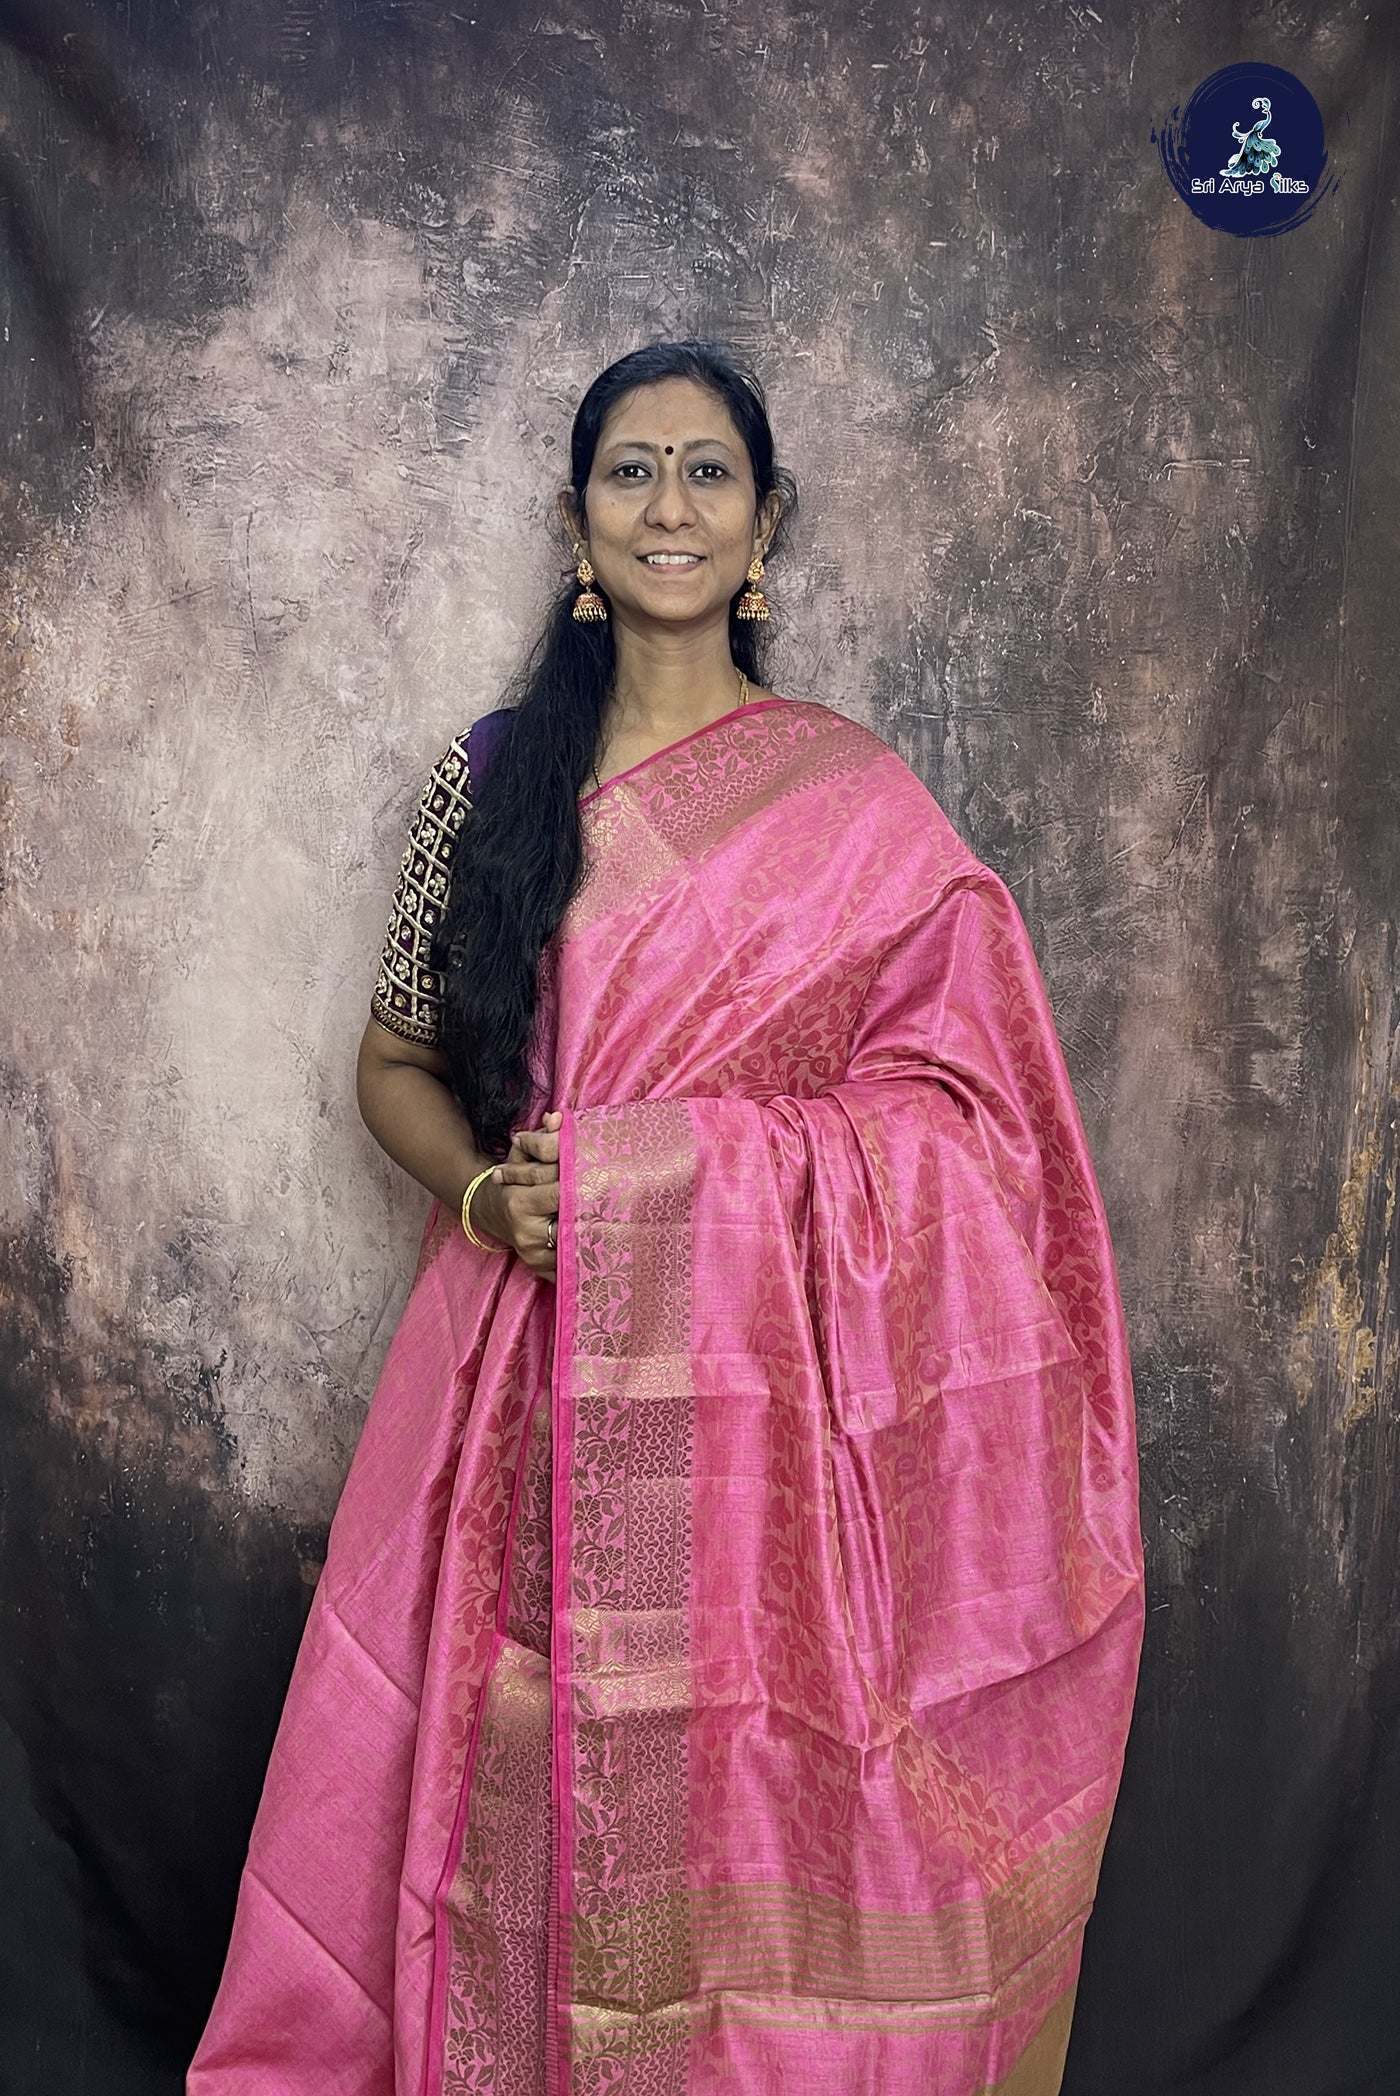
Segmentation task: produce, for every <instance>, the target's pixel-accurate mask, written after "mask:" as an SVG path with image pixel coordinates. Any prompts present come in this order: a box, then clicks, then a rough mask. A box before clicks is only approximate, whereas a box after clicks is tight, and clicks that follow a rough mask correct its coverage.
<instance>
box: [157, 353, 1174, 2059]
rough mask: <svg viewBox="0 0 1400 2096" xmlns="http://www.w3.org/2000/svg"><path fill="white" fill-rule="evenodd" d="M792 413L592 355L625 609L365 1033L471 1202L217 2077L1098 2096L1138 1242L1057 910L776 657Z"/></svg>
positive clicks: (371, 1478)
mask: <svg viewBox="0 0 1400 2096" xmlns="http://www.w3.org/2000/svg"><path fill="white" fill-rule="evenodd" d="M791 493H792V491H791V486H790V483H789V482H787V480H786V478H785V476H781V475H780V474H779V473H778V471H777V470H776V469H775V466H774V463H773V444H772V437H771V432H770V430H769V426H768V420H767V416H766V412H765V409H764V405H763V397H762V394H761V392H760V391H759V389H758V386H757V383H756V381H754V380H753V379H752V377H751V376H749V375H748V374H745V373H743V372H742V371H740V370H739V369H737V368H736V367H735V365H734V364H733V363H732V362H731V361H730V360H729V359H728V358H726V357H725V356H724V355H723V354H721V353H720V352H718V351H717V350H715V349H714V348H713V347H712V346H709V345H704V344H696V343H679V344H659V345H654V346H652V347H650V348H647V349H643V350H640V351H638V352H636V353H635V354H634V355H632V356H629V357H624V358H623V359H622V360H621V361H620V362H619V363H617V364H614V365H612V366H610V367H609V368H608V369H607V370H606V371H604V372H603V373H602V375H601V376H600V377H599V378H598V379H597V380H595V382H594V384H593V385H592V386H591V387H590V389H589V391H588V393H587V394H586V395H585V397H584V400H583V402H582V404H581V406H580V408H579V411H578V415H577V418H576V421H575V425H574V430H573V442H572V480H571V485H570V486H569V488H568V489H566V490H565V491H564V493H563V495H562V496H561V498H560V513H561V517H562V519H563V522H564V524H565V526H566V528H567V529H568V530H569V532H570V533H571V535H572V536H573V539H574V542H575V546H576V551H577V555H578V559H579V567H578V585H579V587H578V590H577V591H574V590H571V591H570V592H569V593H568V595H566V596H565V597H564V598H563V600H562V601H561V603H560V604H559V605H558V606H557V607H556V610H555V613H554V616H553V619H552V622H551V624H550V626H549V628H548V631H547V633H546V636H545V639H544V642H543V643H542V646H541V649H540V650H539V651H538V653H537V656H536V658H535V659H534V662H533V665H532V666H531V667H530V668H529V669H528V670H527V672H526V673H525V675H524V678H523V688H522V690H521V692H520V693H519V694H518V704H517V705H516V706H515V707H514V708H513V709H508V710H504V711H502V712H501V713H498V714H496V715H492V716H488V718H487V720H486V721H485V722H483V723H480V724H479V725H478V727H477V729H475V730H474V731H473V733H472V735H471V736H470V737H466V738H462V739H460V740H459V741H458V742H456V743H454V744H453V746H452V749H451V750H450V751H449V752H448V754H447V756H446V757H445V758H444V759H443V761H442V763H441V764H440V765H439V766H438V767H437V769H436V770H435V772H434V773H433V776H432V778H431V779H430V781H429V784H428V787H427V790H426V792H425V794H424V796H423V801H422V804H421V806H420V809H419V812H418V816H417V818H416V821H415V824H414V828H413V833H412V835H411V838H410V842H409V848H408V851H407V852H406V853H405V855H404V863H403V871H402V874H401V878H400V882H399V888H398V892H397V895H396V899H395V909H394V915H393V918H392V920H391V924H390V932H389V939H388V942H387V945H386V950H385V958H384V964H383V967H382V969H381V973H380V978H379V984H378V988H377V990H376V993H375V998H374V1002H373V1006H372V1011H373V1016H372V1018H371V1020H370V1023H369V1026H368V1028H367V1030H366V1034H365V1039H364V1044H363V1047H362V1050H361V1057H360V1076H359V1090H360V1099H361V1104H362V1109H363V1112H364V1116H365V1119H366V1121H367V1122H368V1124H369V1126H370V1128H371V1129H372V1130H373V1132H374V1134H375V1135H376V1136H377V1138H378V1139H379V1141H380V1142H381V1143H382V1144H383V1146H384V1148H385V1149H386V1150H387V1151H388V1153H389V1155H390V1156H391V1157H394V1158H396V1159H397V1160H398V1162H399V1163H400V1164H401V1165H403V1166H404V1168H405V1169H406V1170H408V1171H409V1172H411V1173H412V1174H413V1175H414V1176H415V1177H416V1178H417V1179H419V1180H420V1181H421V1182H422V1184H423V1185H424V1186H425V1187H427V1188H428V1189H429V1190H430V1191H431V1192H432V1193H433V1194H435V1195H436V1196H437V1203H436V1204H435V1207H434V1210H433V1212H432V1215H431V1216H430V1218H429V1222H428V1227H427V1230H426V1234H425V1238H424V1245H423V1252H422V1256H421V1260H420V1264H419V1271H418V1276H417V1280H416V1282H415V1285H414V1289H413V1293H412V1295H411V1297H410V1300H409V1303H408V1306H407V1308H406V1310H405V1312H404V1316H403V1320H402V1323H401V1324H400V1327H399V1330H398V1332H397V1334H396V1336H395V1339H394V1343H393V1345H392V1347H391V1349H390V1352H389V1355H388V1358H387V1360H386V1362H385V1365H384V1372H383V1375H382V1378H381V1380H380V1384H379V1387H378V1389H377V1391H376V1393H375V1398H374V1403H373V1405H372V1407H371V1410H370V1415H369V1419H368V1422H367V1425H366V1428H365V1433H364V1436H363V1439H362V1441H361V1444H360V1447H359V1450H358V1452H357V1454H356V1458H355V1462H354V1465H353V1467H352V1469H351V1472H350V1476H349V1479H348V1482H347V1484H346V1488H345V1493H344V1496H343V1498H342V1501H341V1504H340V1507H339V1510H338V1512H337V1515H336V1520H335V1524H334V1527H333V1529H332V1533H331V1541H330V1549H329V1555H328V1557H327V1561H326V1567H325V1572H324V1574H323V1576H322V1580H321V1583H320V1587H319V1589H318V1592H317V1595H316V1599H315V1603H314V1606H313V1609H312V1613H311V1617H310V1621H309V1623H308V1626H307V1631H306V1636H305V1640H304V1642H303V1646H302V1650H301V1653H300V1656H299V1659H298V1662H297V1667H296V1672H295V1675H294V1678H293V1682H292V1686H291V1690H290V1693H289V1696H288V1701H287V1707H286V1713H285V1715H284V1718H283V1721H282V1727H281V1731H280V1733H279V1735H278V1741H277V1746H276V1749H275V1752H274V1755H273V1760H272V1765H271V1768H270V1771H269V1774H268V1780H267V1787H266V1791H265V1793H264V1797H263V1802H262V1806H261V1808H260V1811H259V1815H258V1820H257V1824H256V1827H255V1829H254V1832H253V1838H252V1844H251V1849H250V1853H249V1860H248V1867H247V1870H246V1872H245V1875H244V1879H243V1884H242V1888H241V1892H240V1898H239V1907H238V1916H237V1921H236V1925H235V1929H234V1936H233V1944H232V1948H231V1951H230V1956H229V1963H228V1968H227V1971H226V1974H225V1978H224V1982H223V1986H222V1989H221V1992H220V1994H219V1998H218V2001H217V2003H216V2005H215V2009H214V2013H213V2016H212V2018H211V2021H210V2024H209V2027H208V2030H207V2031H206V2033H205V2036H204V2039H203V2042H202V2044H201V2047H200V2051H199V2055H198V2057H197V2059H196V2061H195V2064H194V2067H193V2069H192V2071H191V2075H190V2083H189V2086H190V2089H191V2091H192V2092H193V2096H232V2092H242V2091H247V2092H254V2091H256V2092H257V2096H313V2092H315V2096H330V2092H335V2096H358V2092H362V2096H390V2092H397V2096H428V2092H430V2096H446V2092H453V2096H456V2092H465V2091H492V2092H499V2096H516V2092H520V2096H527V2092H528V2096H537V2092H541V2096H542V2092H546V2091H547V2092H548V2096H584V2092H588V2096H592V2092H595V2091H597V2092H603V2091H619V2092H621V2091H627V2092H643V2091H647V2092H649V2091H652V2090H656V2091H666V2092H680V2091H682V2090H685V2091H688V2092H690V2096H704V2092H718V2091H737V2092H740V2096H749V2092H758V2091H776V2090H792V2091H796V2092H801V2091H806V2090H818V2089H819V2090H824V2091H843V2092H845V2091H849V2092H871V2096H873V2092H876V2091H879V2092H880V2096H905V2092H907V2096H916V2092H917V2096H929V2092H939V2096H973V2092H981V2091H986V2090H992V2089H996V2090H999V2091H1002V2092H1015V2096H1049V2092H1052V2091H1054V2090H1056V2089H1058V2087H1059V2084H1060V2076H1061V2069H1062V2065H1063V2059H1064V2052H1065V2045H1066V2041H1067V2036H1068V2029H1069V2016H1070V2010H1071V2006H1072V2001H1073V1993H1074V1986H1075V1980H1076V1976H1077V1972H1078V1961H1079V1952H1080V1938H1081V1933H1082V1929H1083V1924H1084V1919H1085V1915H1086V1913H1087V1910H1088V1908H1089V1905H1090V1902H1091V1898H1092V1894H1093V1888H1094V1884H1095V1879H1096V1875H1097V1870H1098V1862H1099V1856H1100V1852H1101V1849H1102V1844H1103V1839H1104V1834H1105V1831H1106V1828H1107V1824H1108V1816H1109V1812H1110V1809H1111V1806H1112V1803H1113V1798H1114V1794H1115V1790H1116V1785H1117V1780H1118V1774H1119V1768H1120V1763H1121V1757H1122V1750H1123V1742H1124V1737H1125V1732H1126V1727H1127V1722H1128V1714H1129V1706H1130V1702H1131V1696H1132V1688H1133V1681H1134V1675H1135V1670H1136V1664H1137V1655H1138V1648H1139V1641H1140V1636H1141V1620H1142V1616H1141V1611H1142V1586H1141V1559H1140V1548H1139V1539H1138V1530H1137V1515H1136V1489H1135V1459H1134V1449H1133V1441H1132V1433H1131V1393H1130V1386H1129V1377H1128V1364H1127V1359H1126V1354H1125V1350H1124V1343H1123V1330H1122V1320H1121V1314H1120V1309H1119V1303H1118V1296H1117V1292H1116V1286H1115V1282H1114V1276H1113V1267H1112V1261H1111V1255H1110V1252H1109V1246H1108V1241H1107V1237H1106V1234H1105V1230H1104V1223H1103V1216H1102V1212H1101V1209H1100V1206H1099V1202H1098V1196H1097V1193H1096V1191H1095V1187H1094V1181H1093V1177H1092V1173H1091V1170H1090V1166H1089V1162H1088V1159H1087V1156H1086V1153H1085V1148H1084V1142H1083V1136H1082V1133H1081V1129H1080V1125H1079V1121H1078V1117H1077V1115H1076V1112H1075V1109H1074V1105H1073V1101H1072V1098H1071V1095H1070V1090H1069V1085H1068V1082H1067V1080H1066V1076H1065V1071H1064V1066H1063V1063H1062V1061H1061V1058H1060V1054H1059V1050H1058V1047H1057V1045H1056V1042H1055V1036H1054V1032H1053V1028H1052V1025H1051V1021H1050V1016H1049V1012H1048V1009H1047V1006H1046V1002H1045V997H1044V992H1043V990H1042V988H1041V984H1040V980H1039V977H1038V975H1037V972H1036V968H1035V963H1034V960H1033V958H1032V956H1031V953H1030V949H1029V946H1028V943H1027V940H1026V936H1025V932H1024V929H1023V927H1022V925H1021V922H1020V919H1019V917H1018V915H1017V913H1016V910H1015V907H1014V905H1013V904H1012V902H1011V900H1010V898H1009V896H1008V894H1007V891H1006V890H1005V888H1004V887H1003V886H1002V885H1001V883H1000V882H999V881H998V880H997V879H996V877H995V876H994V875H993V874H991V873H990V872H989V871H988V870H987V869H986V868H985V867H983V866H981V865H980V864H979V863H978V861H977V860H976V859H975V858H973V856H972V855H971V853H970V852H969V851H968V850H967V849H966V847H965V846H964V845H963V844H961V843H960V842H959V840H958V838H957V837H956V836H955V835H954V833H953V832H952V830H951V829H950V827H949V825H948V824H947V822H946V821H945V820H944V818H943V817H942V815H941V814H940V813H939V811H938V809H937V807H936V806H935V804H934V803H933V801H932V800H931V798H930V797H929V795H928V793H927V792H926V790H925V789H924V787H923V786H922V785H921V784H920V783H919V781H918V780H917V779H916V778H915V777H914V776H913V774H912V773H911V772H909V771H908V770H907V769H906V767H905V766H904V765H903V764H902V763H901V762H900V760H899V759H898V758H897V757H896V756H895V755H894V754H893V753H892V752H891V751H890V750H888V749H887V748H886V747H885V745H884V744H883V743H882V742H880V741H879V740H878V739H877V738H876V737H874V736H873V735H871V734H869V733H868V732H867V731H866V730H864V729H862V728H860V727H857V726H855V725H854V724H853V723H852V722H850V721H849V720H847V719H845V718H844V717H843V716H842V715H841V714H839V713H837V712H833V711H830V710H828V709H827V708H825V707H823V706H819V705H809V704H803V703H798V702H796V701H789V700H784V699H780V698H778V697H777V696H775V694H773V693H772V692H771V691H769V690H768V689H766V688H765V687H764V685H763V683H762V681H761V669H762V655H761V650H760V648H759V645H758V635H759V634H760V632H761V630H762V621H763V619H764V618H765V617H766V615H767V604H766V599H765V598H764V597H763V594H762V590H761V586H760V585H761V582H762V579H763V561H764V559H765V557H766V556H767V555H768V554H770V553H771V552H772V551H773V549H774V547H775V546H776V544H777V542H778V535H779V533H780V531H781V528H782V524H783V520H784V515H785V513H786V512H787V511H788V510H790V507H791Z"/></svg>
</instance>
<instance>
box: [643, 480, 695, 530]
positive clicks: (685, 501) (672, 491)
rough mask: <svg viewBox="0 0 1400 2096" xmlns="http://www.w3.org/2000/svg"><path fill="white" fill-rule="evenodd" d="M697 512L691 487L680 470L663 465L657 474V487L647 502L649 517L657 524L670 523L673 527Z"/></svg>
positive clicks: (686, 520)
mask: <svg viewBox="0 0 1400 2096" xmlns="http://www.w3.org/2000/svg"><path fill="white" fill-rule="evenodd" d="M694 514H695V504H694V502H693V501H692V499H691V494H690V489H689V487H688V486H687V485H686V483H685V481H684V479H683V478H682V477H681V474H680V473H679V471H676V470H674V469H668V468H667V467H665V466H663V467H662V468H661V471H660V473H659V474H658V475H657V481H656V487H655V489H654V491H653V493H652V498H651V500H650V502H649V503H648V504H647V517H648V519H649V520H650V521H653V522H655V523H657V524H669V525H671V526H672V527H673V528H674V527H675V526H676V525H677V524H684V523H686V522H688V520H689V519H690V518H691V517H693V516H694Z"/></svg>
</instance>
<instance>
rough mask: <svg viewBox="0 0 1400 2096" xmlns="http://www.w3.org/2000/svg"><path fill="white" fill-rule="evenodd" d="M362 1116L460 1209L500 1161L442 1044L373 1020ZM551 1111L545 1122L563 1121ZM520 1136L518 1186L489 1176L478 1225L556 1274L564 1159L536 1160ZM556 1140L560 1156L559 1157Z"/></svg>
mask: <svg viewBox="0 0 1400 2096" xmlns="http://www.w3.org/2000/svg"><path fill="white" fill-rule="evenodd" d="M355 1093H356V1097H357V1098H358V1100H359V1105H360V1115H361V1118H362V1119H363V1121H364V1124H365V1126H366V1128H368V1130H369V1132H370V1134H371V1135H372V1136H373V1137H374V1139H375V1141H376V1142H377V1143H378V1145H379V1147H380V1149H381V1150H384V1151H386V1152H387V1154H388V1155H389V1156H390V1157H392V1158H393V1160H394V1162H395V1164H397V1165H401V1166H402V1167H403V1169H404V1171H406V1172H407V1173H408V1174H409V1175H410V1176H411V1177H412V1178H414V1179H416V1180H417V1181H418V1183H419V1185H420V1186H425V1187H426V1188H427V1189H428V1192H429V1193H431V1194H436V1195H437V1197H438V1199H439V1200H440V1201H442V1202H444V1203H445V1204H446V1205H447V1206H448V1207H450V1208H453V1209H457V1210H460V1208H461V1206H462V1196H463V1194H464V1193H465V1192H466V1190H467V1187H468V1186H469V1185H470V1183H471V1181H472V1180H473V1179H475V1177H476V1175H477V1173H478V1172H484V1171H485V1170H486V1169H487V1167H488V1166H489V1165H491V1164H492V1163H493V1159H491V1158H489V1157H487V1156H484V1155H483V1153H482V1152H481V1151H480V1150H479V1149H478V1148H477V1144H476V1138H475V1136H474V1135H473V1134H472V1128H471V1123H470V1121H468V1119H467V1117H466V1115H465V1114H464V1113H463V1111H462V1109H461V1107H460V1106H459V1105H458V1104H457V1101H456V1100H455V1099H454V1098H453V1096H452V1092H451V1089H450V1086H449V1083H448V1064H447V1057H446V1056H445V1055H443V1054H442V1053H441V1052H440V1050H438V1049H436V1048H429V1047H425V1046H423V1045H421V1044H420V1043H419V1042H417V1041H405V1040H401V1039H400V1038H399V1036H398V1035H397V1034H395V1033H390V1031H389V1029H388V1027H387V1026H381V1025H380V1024H379V1021H378V1020H377V1019H371V1020H370V1021H369V1023H368V1025H367V1026H366V1027H365V1030H364V1036H363V1038H362V1039H361V1042H360V1054H359V1061H358V1063H357V1064H356V1069H355ZM558 1119H559V1117H558V1115H546V1117H545V1121H546V1126H547V1127H548V1126H549V1124H550V1123H551V1122H552V1123H553V1124H554V1126H555V1127H557V1125H558ZM528 1140H529V1141H530V1142H531V1145H532V1147H531V1149H530V1151H524V1150H522V1149H521V1144H520V1142H519V1140H517V1142H516V1144H515V1146H514V1147H513V1148H512V1150H511V1154H510V1158H509V1160H508V1162H507V1166H504V1167H499V1166H498V1167H497V1173H498V1175H499V1174H500V1173H502V1172H504V1171H505V1170H506V1169H507V1168H509V1169H510V1172H511V1183H510V1184H506V1183H504V1181H503V1179H502V1178H501V1177H500V1176H496V1177H493V1178H491V1179H488V1180H487V1181H486V1182H485V1184H484V1185H482V1186H479V1187H478V1188H477V1190H476V1192H475V1193H474V1194H473V1196H472V1227H473V1228H474V1229H475V1230H477V1231H479V1232H480V1233H481V1235H482V1236H485V1237H493V1238H495V1239H497V1240H498V1242H500V1243H501V1244H506V1245H509V1246H510V1247H511V1248H512V1249H513V1250H514V1251H515V1252H516V1253H517V1254H518V1256H519V1257H520V1258H522V1259H523V1260H524V1261H525V1263H526V1265H527V1266H529V1267H530V1268H531V1269H532V1271H533V1272H535V1273H537V1274H540V1275H542V1276H543V1277H544V1278H545V1279H547V1280H551V1281H552V1280H553V1279H554V1268H555V1257H554V1252H553V1250H552V1249H551V1248H550V1247H549V1245H548V1243H547V1241H546V1227H545V1226H546V1223H547V1221H548V1219H549V1217H550V1216H552V1215H556V1214H557V1213H558V1209H559V1168H558V1164H557V1162H554V1161H553V1160H551V1161H550V1162H547V1163H546V1162H542V1161H535V1160H536V1159H537V1158H538V1143H537V1140H536V1138H533V1137H532V1138H528ZM557 1145H558V1137H557V1136H555V1137H554V1158H555V1159H557V1157H558V1147H557Z"/></svg>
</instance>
